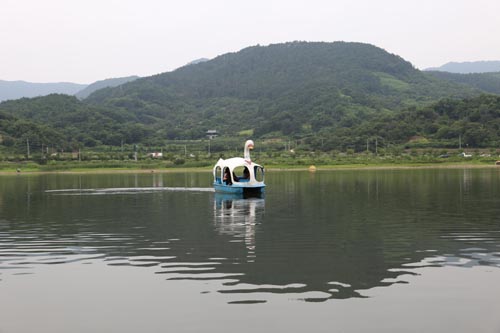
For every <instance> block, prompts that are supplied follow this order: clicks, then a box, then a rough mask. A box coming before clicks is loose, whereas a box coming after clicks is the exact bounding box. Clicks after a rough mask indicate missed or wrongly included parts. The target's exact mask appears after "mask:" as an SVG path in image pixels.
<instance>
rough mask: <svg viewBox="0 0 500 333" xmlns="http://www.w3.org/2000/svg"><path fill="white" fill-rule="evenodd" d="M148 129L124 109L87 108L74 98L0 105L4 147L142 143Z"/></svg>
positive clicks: (54, 96)
mask: <svg viewBox="0 0 500 333" xmlns="http://www.w3.org/2000/svg"><path fill="white" fill-rule="evenodd" d="M147 132H148V129H147V128H146V127H144V126H143V125H141V124H140V123H139V122H138V119H137V118H136V117H135V116H134V115H131V114H128V113H126V112H124V111H123V110H116V109H110V108H102V107H98V106H89V105H87V104H84V103H82V102H80V101H79V100H78V99H77V98H76V97H74V96H68V95H57V94H53V95H48V96H44V97H36V98H22V99H18V100H13V101H7V102H3V103H0V135H2V137H3V141H4V144H8V145H11V146H15V145H21V146H22V145H23V144H24V142H26V139H29V140H30V142H31V143H32V144H33V145H35V146H36V145H38V146H41V145H45V146H48V145H50V146H52V147H58V148H59V149H65V150H67V149H75V147H81V146H86V147H93V146H95V145H100V144H106V145H116V146H118V145H120V144H121V143H122V141H125V142H129V143H130V142H133V143H135V142H140V141H141V140H145V139H146V138H147V137H148V135H147Z"/></svg>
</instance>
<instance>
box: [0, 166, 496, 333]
mask: <svg viewBox="0 0 500 333" xmlns="http://www.w3.org/2000/svg"><path fill="white" fill-rule="evenodd" d="M211 181H212V178H211V174H210V173H207V172H194V173H189V172H186V173H141V174H100V175H94V174H82V175H78V174H46V175H43V174H40V175H27V174H22V175H14V176H0V332H2V333H10V332H16V333H17V332H51V333H54V332H306V331H309V332H497V333H498V332H500V316H499V315H498V314H499V313H500V168H486V169H410V170H348V171H341V170H335V171H318V172H315V173H309V172H302V171H288V172H279V171H271V172H268V173H267V175H266V184H267V189H266V194H265V196H264V197H261V198H246V199H242V198H238V197H231V196H227V195H218V194H215V193H213V191H212V190H211V188H210V186H211Z"/></svg>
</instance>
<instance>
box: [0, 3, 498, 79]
mask: <svg viewBox="0 0 500 333" xmlns="http://www.w3.org/2000/svg"><path fill="white" fill-rule="evenodd" d="M499 13H500V1H498V0H474V1H472V0H416V1H411V0H329V1H328V0H305V1H296V0H245V1H239V0H206V1H203V0H179V1H177V0H163V1H162V0H0V80H24V81H31V82H62V81H66V82H77V83H91V82H94V81H97V80H101V79H105V78H111V77H121V76H129V75H139V76H149V75H153V74H157V73H162V72H166V71H171V70H174V69H176V68H178V67H180V66H182V65H185V64H186V63H188V62H190V61H192V60H195V59H198V58H214V57H216V56H218V55H221V54H224V53H228V52H236V51H239V50H240V49H242V48H245V47H247V46H252V45H257V44H260V45H268V44H273V43H282V42H287V41H294V40H301V41H325V42H333V41H339V40H343V41H355V42H365V43H370V44H374V45H376V46H379V47H381V48H383V49H385V50H387V51H388V52H390V53H395V54H397V55H400V56H401V57H403V58H404V59H406V60H408V61H410V62H411V63H412V64H413V65H414V66H415V67H417V68H420V69H423V68H427V67H431V66H440V65H442V64H444V63H446V62H449V61H475V60H500V37H499V36H500V19H499Z"/></svg>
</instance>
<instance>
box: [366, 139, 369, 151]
mask: <svg viewBox="0 0 500 333" xmlns="http://www.w3.org/2000/svg"><path fill="white" fill-rule="evenodd" d="M366 152H367V153H368V152H369V149H368V139H366Z"/></svg>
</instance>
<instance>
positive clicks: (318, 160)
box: [0, 154, 496, 174]
mask: <svg viewBox="0 0 500 333" xmlns="http://www.w3.org/2000/svg"><path fill="white" fill-rule="evenodd" d="M217 159H218V157H217V158H211V159H209V158H207V159H204V160H193V161H190V160H187V161H185V162H183V163H181V164H179V163H173V162H171V161H165V160H151V159H148V160H141V161H137V162H136V161H122V160H111V161H71V160H70V161H50V162H49V163H36V162H33V161H23V162H0V173H2V174H15V173H34V172H81V173H91V172H122V173H126V172H173V171H182V170H190V171H210V170H211V168H212V166H213V164H214V163H215V161H216V160H217ZM254 160H255V161H256V162H258V163H259V164H262V165H264V166H265V167H266V169H267V170H280V169H287V170H307V169H308V168H309V166H311V165H314V166H316V168H317V169H318V170H322V169H366V168H425V167H427V168H429V167H431V168H443V167H444V168H453V167H488V166H491V167H495V162H496V157H491V156H483V157H481V156H477V157H469V158H464V157H461V156H453V157H447V158H442V157H435V156H425V155H421V156H412V155H403V156H373V155H364V154H359V155H346V156H336V157H335V158H332V157H330V156H301V157H297V156H279V157H277V158H272V157H269V156H265V155H263V156H257V157H255V159H254Z"/></svg>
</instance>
